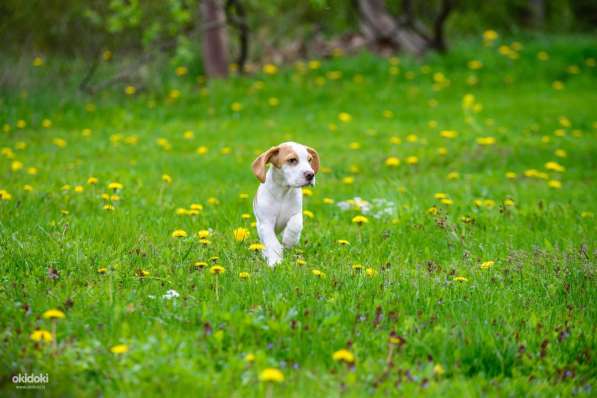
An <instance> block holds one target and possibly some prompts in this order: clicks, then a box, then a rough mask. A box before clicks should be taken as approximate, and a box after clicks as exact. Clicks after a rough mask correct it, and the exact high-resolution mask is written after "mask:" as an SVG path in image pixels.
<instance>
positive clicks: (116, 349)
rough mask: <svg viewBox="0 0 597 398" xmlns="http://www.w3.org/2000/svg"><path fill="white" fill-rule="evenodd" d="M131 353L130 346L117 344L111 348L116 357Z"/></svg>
mask: <svg viewBox="0 0 597 398" xmlns="http://www.w3.org/2000/svg"><path fill="white" fill-rule="evenodd" d="M128 351H129V346H128V345H126V344H117V345H115V346H112V347H111V348H110V352H112V354H115V355H122V354H126V353H127V352H128Z"/></svg>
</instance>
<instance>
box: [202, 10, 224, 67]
mask: <svg viewBox="0 0 597 398" xmlns="http://www.w3.org/2000/svg"><path fill="white" fill-rule="evenodd" d="M200 3H201V6H200V7H201V8H200V10H201V19H202V25H203V36H202V47H203V64H204V66H205V73H206V75H207V77H227V76H228V37H227V36H228V35H227V31H226V16H225V13H224V7H223V6H222V4H221V2H220V1H219V0H201V1H200Z"/></svg>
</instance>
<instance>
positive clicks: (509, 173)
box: [506, 171, 518, 180]
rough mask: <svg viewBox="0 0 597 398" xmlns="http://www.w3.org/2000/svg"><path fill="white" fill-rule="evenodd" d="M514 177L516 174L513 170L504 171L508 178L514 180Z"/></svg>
mask: <svg viewBox="0 0 597 398" xmlns="http://www.w3.org/2000/svg"><path fill="white" fill-rule="evenodd" d="M516 177H518V175H517V174H516V173H515V172H513V171H508V172H507V173H506V178H507V179H509V180H515V179H516Z"/></svg>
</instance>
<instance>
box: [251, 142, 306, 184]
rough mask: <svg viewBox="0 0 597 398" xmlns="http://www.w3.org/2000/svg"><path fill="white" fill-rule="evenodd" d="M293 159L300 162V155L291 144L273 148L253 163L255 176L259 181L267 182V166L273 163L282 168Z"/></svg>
mask: <svg viewBox="0 0 597 398" xmlns="http://www.w3.org/2000/svg"><path fill="white" fill-rule="evenodd" d="M293 157H294V158H296V159H297V160H298V155H297V154H296V152H295V151H294V150H293V149H292V146H291V145H289V144H283V145H278V146H275V147H271V148H270V149H268V150H267V151H265V152H263V153H262V154H261V155H259V156H258V157H257V159H255V160H254V161H253V164H252V166H251V167H252V169H253V174H255V176H256V177H257V178H258V179H259V181H261V182H265V176H266V172H267V169H266V166H265V165H266V164H268V163H271V164H273V165H274V166H275V167H278V168H280V167H282V165H283V164H284V163H285V162H287V161H288V160H289V159H291V158H293Z"/></svg>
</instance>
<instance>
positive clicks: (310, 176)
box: [304, 171, 315, 181]
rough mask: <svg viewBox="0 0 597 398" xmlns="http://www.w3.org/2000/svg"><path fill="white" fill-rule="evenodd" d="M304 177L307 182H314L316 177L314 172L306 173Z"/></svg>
mask: <svg viewBox="0 0 597 398" xmlns="http://www.w3.org/2000/svg"><path fill="white" fill-rule="evenodd" d="M304 175H305V179H306V180H307V181H312V180H313V177H315V173H313V172H312V171H305V174H304Z"/></svg>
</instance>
